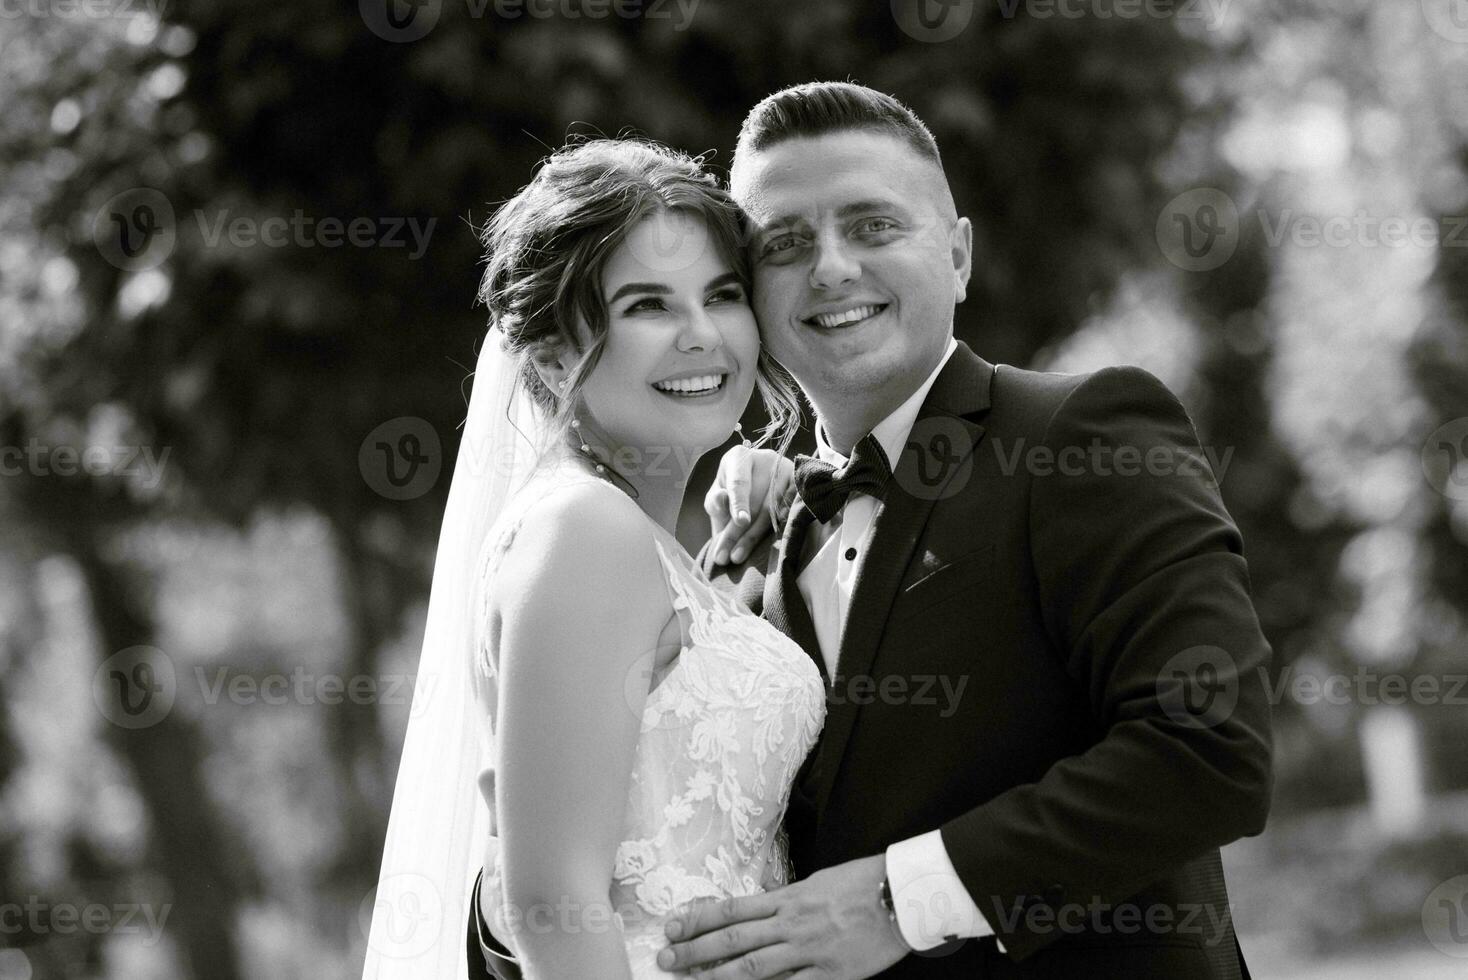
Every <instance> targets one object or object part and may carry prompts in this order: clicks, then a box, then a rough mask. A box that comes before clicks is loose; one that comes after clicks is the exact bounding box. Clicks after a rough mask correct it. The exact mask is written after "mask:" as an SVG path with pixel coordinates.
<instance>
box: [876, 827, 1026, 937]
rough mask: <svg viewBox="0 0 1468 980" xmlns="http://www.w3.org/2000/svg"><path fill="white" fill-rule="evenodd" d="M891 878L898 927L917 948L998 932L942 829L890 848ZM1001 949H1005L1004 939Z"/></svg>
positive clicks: (888, 865)
mask: <svg viewBox="0 0 1468 980" xmlns="http://www.w3.org/2000/svg"><path fill="white" fill-rule="evenodd" d="M887 882H888V884H889V885H890V886H891V888H892V907H893V910H894V911H895V912H896V913H897V928H898V929H899V930H900V931H901V932H902V938H903V939H905V940H906V941H907V944H908V945H909V946H911V947H912V948H913V949H914V950H917V951H922V950H926V949H933V948H934V947H936V946H941V945H942V944H943V943H945V942H950V941H952V940H955V939H977V938H982V937H984V936H992V935H994V929H993V927H992V926H990V925H989V920H988V919H986V918H984V915H983V913H981V912H980V911H979V907H978V905H976V904H974V900H973V898H971V897H970V896H969V893H968V889H967V888H965V887H964V886H963V882H962V881H960V880H959V877H958V871H957V870H955V869H954V867H953V861H952V860H950V859H949V857H948V849H947V848H946V847H944V846H943V833H942V831H938V830H932V831H929V832H928V833H926V834H920V835H919V836H917V837H911V838H908V839H907V840H905V841H900V842H898V843H896V844H893V845H892V846H891V847H889V848H887ZM996 941H997V940H996ZM999 950H1000V952H1004V944H1003V943H1000V944H999Z"/></svg>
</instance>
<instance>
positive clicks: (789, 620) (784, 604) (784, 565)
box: [764, 497, 831, 687]
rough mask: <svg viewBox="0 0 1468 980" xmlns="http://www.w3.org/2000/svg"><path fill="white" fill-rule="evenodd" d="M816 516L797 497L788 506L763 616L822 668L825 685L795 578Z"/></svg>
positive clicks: (767, 584)
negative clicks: (788, 512)
mask: <svg viewBox="0 0 1468 980" xmlns="http://www.w3.org/2000/svg"><path fill="white" fill-rule="evenodd" d="M813 520H815V516H814V515H813V514H811V512H810V509H809V508H808V507H806V506H805V503H804V501H802V500H801V499H800V498H799V497H797V498H796V499H795V503H794V505H793V506H792V507H791V508H790V516H789V518H788V519H787V520H786V523H785V534H784V536H783V537H782V538H781V539H780V544H779V551H778V554H777V555H776V556H775V558H774V561H773V562H772V563H771V564H772V565H773V566H774V567H773V570H772V572H771V574H770V576H769V577H768V578H766V579H765V594H764V617H765V619H767V620H768V621H769V622H770V623H771V624H772V625H773V626H774V627H775V628H776V629H778V630H779V631H780V632H781V633H784V634H785V635H786V636H788V637H790V638H791V639H792V640H794V641H795V642H796V643H799V644H800V647H801V649H803V650H804V651H805V652H806V653H807V654H808V655H809V656H810V658H811V659H812V660H814V661H815V662H816V668H817V669H818V670H820V672H821V680H822V681H824V682H825V683H826V685H827V687H829V686H830V684H831V680H830V678H829V677H828V676H827V674H826V661H825V658H823V657H822V656H821V647H820V643H819V641H817V639H816V627H815V623H814V622H813V621H812V620H811V618H810V609H809V608H807V607H806V604H805V599H804V598H803V597H802V596H801V594H800V588H799V586H798V585H797V581H796V580H797V579H798V578H799V576H800V551H801V544H802V542H803V541H804V539H805V533H804V532H805V531H806V530H807V529H808V528H809V526H810V522H811V521H813Z"/></svg>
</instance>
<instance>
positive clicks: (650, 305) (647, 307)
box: [622, 296, 663, 316]
mask: <svg viewBox="0 0 1468 980" xmlns="http://www.w3.org/2000/svg"><path fill="white" fill-rule="evenodd" d="M661 309H663V301H662V300H661V299H659V298H658V297H656V296H646V297H644V298H642V299H640V300H638V301H637V302H635V303H633V304H631V305H630V306H628V307H627V308H626V309H625V310H623V311H622V315H623V316H629V315H631V314H633V313H655V312H657V311H658V310H661Z"/></svg>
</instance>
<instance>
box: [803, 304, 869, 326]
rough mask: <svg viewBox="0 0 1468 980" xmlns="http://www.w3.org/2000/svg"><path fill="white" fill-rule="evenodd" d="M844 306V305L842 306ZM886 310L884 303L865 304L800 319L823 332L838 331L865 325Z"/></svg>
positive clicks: (813, 314)
mask: <svg viewBox="0 0 1468 980" xmlns="http://www.w3.org/2000/svg"><path fill="white" fill-rule="evenodd" d="M842 306H845V304H842ZM886 308H887V304H886V303H866V304H863V305H861V306H845V308H844V309H837V310H835V311H824V312H818V313H812V314H811V315H810V316H805V317H801V319H802V320H803V321H804V322H805V323H806V324H807V325H808V326H812V327H819V328H820V329H823V330H838V329H841V328H844V327H853V326H856V325H857V324H859V323H866V322H868V321H869V320H871V319H872V318H873V317H875V316H877V314H879V313H881V312H882V311H883V310H885V309H886Z"/></svg>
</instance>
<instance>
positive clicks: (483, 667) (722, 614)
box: [476, 480, 825, 980]
mask: <svg viewBox="0 0 1468 980" xmlns="http://www.w3.org/2000/svg"><path fill="white" fill-rule="evenodd" d="M577 482H580V481H579V480H578V481H577ZM590 482H594V483H596V484H597V485H599V486H602V487H604V488H605V490H606V491H607V492H609V493H620V492H621V491H619V490H617V489H616V488H614V487H612V486H610V485H608V484H605V483H602V482H601V481H597V480H591V481H590ZM562 485H564V484H562ZM533 488H534V484H532V486H531V487H527V489H526V490H524V491H522V492H521V493H520V494H518V495H517V501H516V502H515V503H519V504H520V506H515V504H514V503H512V505H511V506H510V507H507V508H506V512H505V514H504V515H503V516H502V517H501V519H500V521H499V522H498V523H497V525H496V528H495V529H494V530H493V531H492V532H491V534H490V537H489V544H488V546H487V547H486V550H485V559H484V562H483V564H482V566H481V568H482V574H483V578H482V579H481V584H482V586H483V587H482V588H481V589H479V590H478V594H479V595H480V596H485V597H487V596H488V595H489V594H490V591H491V590H492V588H493V584H494V574H495V571H496V569H497V568H498V565H499V559H500V558H501V557H502V556H503V554H504V553H505V551H506V550H507V549H508V548H509V547H510V546H511V545H512V544H513V541H514V536H515V531H516V530H517V529H518V527H519V526H520V523H521V521H522V520H523V519H524V515H525V511H526V510H527V509H528V507H529V506H533V505H534V502H538V500H540V499H544V497H543V495H541V494H538V493H537V494H536V495H535V496H534V497H530V496H529V495H530V494H531V493H532V490H533ZM550 492H554V490H551V491H550ZM647 527H648V534H649V535H650V536H652V538H653V539H654V543H655V545H656V548H657V552H658V555H659V557H660V558H661V564H662V567H663V571H664V572H665V574H666V577H667V585H668V592H669V596H670V598H671V600H672V604H673V608H674V610H675V611H676V613H677V615H678V617H679V619H680V621H681V624H682V627H683V643H682V647H681V650H680V652H679V653H678V655H677V657H676V658H675V659H674V661H673V662H672V664H671V665H670V666H669V667H668V668H667V669H666V671H665V672H663V673H662V676H661V678H660V679H656V678H655V686H654V687H653V689H652V690H651V692H650V693H649V694H648V696H647V701H646V705H645V707H644V709H643V713H642V727H641V732H640V734H639V736H638V740H637V753H636V758H635V761H634V763H633V768H632V773H631V782H630V785H629V788H628V794H627V810H626V817H625V821H624V824H623V831H622V843H621V844H620V845H619V846H618V848H617V853H616V864H615V867H614V868H613V871H612V894H611V901H612V905H613V907H614V908H616V909H617V910H618V913H617V916H616V917H617V919H618V925H619V927H620V928H621V929H622V932H623V937H624V943H625V946H626V949H627V957H628V960H629V962H630V963H631V966H632V976H633V977H635V978H638V980H642V978H646V977H667V976H671V975H672V974H669V973H667V972H666V971H664V970H662V969H661V968H660V967H659V966H658V965H657V954H658V951H659V950H661V949H663V948H664V947H665V946H667V945H668V940H667V939H665V938H664V936H663V925H664V923H665V921H666V919H667V917H668V916H669V914H670V913H672V912H674V911H675V910H677V909H678V908H679V907H680V906H682V905H684V904H686V903H688V902H691V901H693V900H694V899H699V898H724V897H727V896H730V895H749V894H753V893H756V892H760V891H765V890H767V889H769V888H773V887H775V886H778V885H782V884H785V883H786V882H787V881H788V879H789V863H788V859H787V857H786V850H785V841H784V838H783V835H782V833H781V830H780V822H781V820H782V818H783V817H784V814H785V808H786V805H787V804H788V802H789V799H790V788H791V785H792V784H793V782H794V780H795V776H796V772H797V770H798V769H799V768H800V765H801V763H802V761H804V759H805V757H806V755H807V753H809V752H810V750H811V748H812V747H813V746H814V745H815V741H816V736H817V735H818V734H819V732H820V729H821V724H822V723H823V721H824V720H825V687H824V684H823V682H822V680H821V676H820V672H819V671H818V670H817V668H816V665H815V663H814V662H813V661H812V660H811V658H810V657H809V656H808V655H807V654H806V653H805V652H804V651H803V650H801V648H800V646H799V645H798V644H796V643H795V641H794V640H791V639H790V638H789V637H787V636H785V635H784V634H783V633H781V632H780V631H779V630H777V629H775V627H773V626H771V625H770V624H769V623H767V622H765V621H764V620H762V619H760V618H759V617H758V616H756V615H754V614H753V613H751V612H750V611H749V610H748V609H747V608H745V607H744V606H743V605H742V604H740V603H739V601H738V600H737V599H735V598H734V597H732V596H730V595H727V594H725V593H723V592H720V591H719V590H718V589H716V588H715V587H714V586H713V585H712V584H711V583H710V582H709V580H708V578H707V577H706V576H705V575H704V574H703V572H702V570H701V569H700V568H699V567H698V565H697V564H696V563H695V562H694V560H693V559H692V558H691V557H690V556H689V555H688V553H687V551H685V550H684V549H683V547H682V546H681V545H679V544H678V542H677V540H676V539H675V538H673V537H672V535H670V534H668V532H667V531H665V530H663V529H662V528H661V527H659V526H658V525H657V524H656V523H655V522H654V521H652V519H650V518H649V519H648V521H647ZM487 606H488V603H487V602H485V603H484V607H485V608H481V610H480V615H479V616H478V617H477V618H478V620H479V622H480V625H481V627H482V626H483V624H484V623H485V622H486V621H487ZM485 635H487V631H485V630H483V629H482V628H481V630H480V632H479V636H480V637H481V640H480V642H478V643H477V644H476V649H478V651H479V657H478V663H477V664H476V671H477V672H478V673H479V675H480V676H479V677H478V678H477V680H478V682H479V683H478V684H477V685H476V686H477V687H478V688H479V691H480V694H481V701H482V702H483V707H484V708H485V709H486V711H485V713H484V715H483V717H485V718H488V719H490V723H491V727H492V726H493V718H494V716H495V710H496V706H495V701H496V699H497V693H498V684H497V666H496V663H495V659H494V656H493V654H492V652H491V651H490V650H489V645H488V644H487V643H486V642H484V641H483V639H482V638H483V637H484V636H485ZM485 887H486V888H489V889H491V891H490V893H489V894H490V895H491V896H492V898H498V900H499V901H500V902H503V900H504V897H503V889H502V887H501V882H500V881H499V880H498V879H497V878H492V877H489V876H486V879H485Z"/></svg>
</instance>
